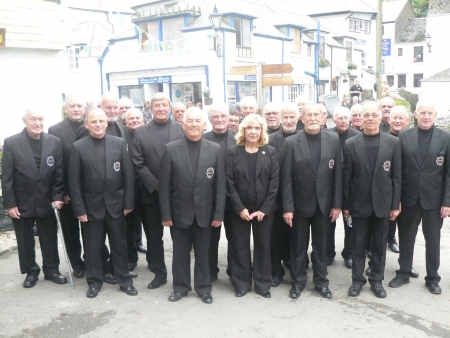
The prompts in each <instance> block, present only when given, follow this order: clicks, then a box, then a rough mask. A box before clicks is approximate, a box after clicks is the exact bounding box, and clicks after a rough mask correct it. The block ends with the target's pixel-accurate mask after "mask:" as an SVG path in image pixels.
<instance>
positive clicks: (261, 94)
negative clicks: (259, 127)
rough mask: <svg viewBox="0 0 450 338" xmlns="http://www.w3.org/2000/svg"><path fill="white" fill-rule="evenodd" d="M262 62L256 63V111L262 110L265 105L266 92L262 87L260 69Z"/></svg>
mask: <svg viewBox="0 0 450 338" xmlns="http://www.w3.org/2000/svg"><path fill="white" fill-rule="evenodd" d="M262 65H263V63H262V62H257V63H256V97H257V102H258V111H261V113H260V114H261V115H262V111H263V109H264V106H265V105H266V92H265V90H264V87H263V79H262V77H263V76H262V75H263V71H262Z"/></svg>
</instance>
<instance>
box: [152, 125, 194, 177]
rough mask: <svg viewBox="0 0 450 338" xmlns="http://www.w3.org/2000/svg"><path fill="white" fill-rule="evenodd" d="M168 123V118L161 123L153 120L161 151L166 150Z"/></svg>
mask: <svg viewBox="0 0 450 338" xmlns="http://www.w3.org/2000/svg"><path fill="white" fill-rule="evenodd" d="M169 123H170V120H167V121H166V122H163V123H159V122H156V121H155V127H156V131H157V133H158V138H159V144H160V145H161V150H162V151H164V150H166V144H167V143H169ZM194 175H195V173H194Z"/></svg>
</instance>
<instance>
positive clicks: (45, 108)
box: [0, 48, 64, 144]
mask: <svg viewBox="0 0 450 338" xmlns="http://www.w3.org/2000/svg"><path fill="white" fill-rule="evenodd" d="M62 60H63V58H61V57H58V52H56V51H41V50H20V49H7V48H5V49H2V51H1V53H0V64H1V65H2V80H1V81H0V93H2V99H1V102H2V109H1V113H0V114H1V115H0V120H1V123H0V143H1V144H3V140H4V139H5V138H6V137H8V136H11V135H13V134H16V133H18V132H20V131H21V130H22V129H23V128H24V124H23V122H22V116H23V112H24V110H25V109H26V108H27V107H29V106H35V107H37V109H40V110H42V112H44V113H45V130H46V131H47V130H48V127H50V126H52V125H53V124H55V123H57V122H59V121H61V107H62V93H63V91H64V90H63V87H64V85H63V76H62V74H63V72H64V71H63V69H62V63H63V61H62Z"/></svg>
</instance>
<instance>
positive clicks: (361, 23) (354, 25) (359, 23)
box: [349, 18, 370, 34]
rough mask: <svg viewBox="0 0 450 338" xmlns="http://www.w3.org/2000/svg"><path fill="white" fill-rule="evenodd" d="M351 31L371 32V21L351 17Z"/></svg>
mask: <svg viewBox="0 0 450 338" xmlns="http://www.w3.org/2000/svg"><path fill="white" fill-rule="evenodd" d="M349 31H350V32H356V33H359V32H362V33H366V34H370V21H368V20H360V19H354V18H350V19H349Z"/></svg>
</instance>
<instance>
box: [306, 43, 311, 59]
mask: <svg viewBox="0 0 450 338" xmlns="http://www.w3.org/2000/svg"><path fill="white" fill-rule="evenodd" d="M306 53H307V54H308V56H311V45H310V44H308V47H307V52H306Z"/></svg>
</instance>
